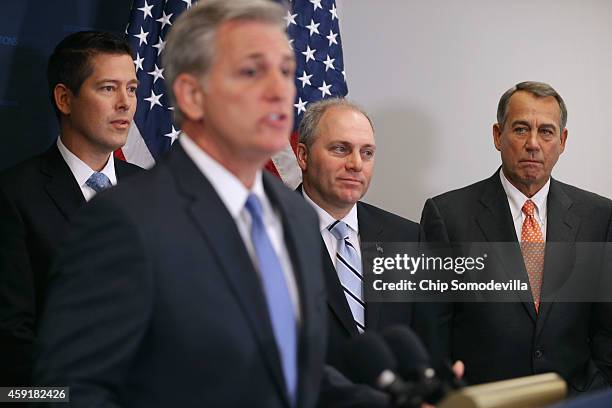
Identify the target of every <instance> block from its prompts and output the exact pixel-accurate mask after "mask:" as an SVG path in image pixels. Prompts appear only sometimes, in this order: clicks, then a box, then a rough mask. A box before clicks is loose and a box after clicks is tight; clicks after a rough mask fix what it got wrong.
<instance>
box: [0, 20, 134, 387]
mask: <svg viewBox="0 0 612 408" xmlns="http://www.w3.org/2000/svg"><path fill="white" fill-rule="evenodd" d="M47 71H48V80H49V91H50V96H51V100H52V103H53V106H54V108H55V110H56V113H57V116H58V119H59V123H60V136H59V138H58V139H57V143H55V144H54V145H53V146H52V147H51V148H50V149H49V150H47V151H46V152H45V153H43V154H41V155H40V156H36V157H33V158H30V159H28V160H26V161H24V162H22V163H21V164H18V165H16V166H15V167H13V168H11V169H8V170H6V171H4V172H3V173H2V174H1V175H0V360H2V361H3V364H2V366H3V369H2V370H0V385H27V384H29V381H30V372H31V364H32V361H31V360H32V357H33V351H32V350H33V347H34V341H35V337H36V334H35V333H36V324H37V321H38V318H39V316H40V313H41V308H42V305H43V302H44V298H45V288H46V285H47V280H48V278H49V276H48V272H49V268H50V266H51V262H52V260H53V259H54V258H55V255H56V252H57V250H58V247H59V243H60V242H61V241H62V239H63V238H64V236H65V235H66V232H67V229H68V223H69V221H70V218H71V217H72V216H73V214H74V213H75V212H76V211H77V209H78V208H79V207H81V206H82V205H83V204H84V203H85V202H86V201H88V200H89V199H91V197H93V195H94V194H96V192H97V191H99V190H100V189H102V188H105V187H106V186H110V185H113V184H116V182H117V179H123V178H124V177H126V176H128V175H130V174H132V173H135V172H136V171H137V170H139V168H138V167H137V166H134V165H131V164H129V163H125V162H122V161H118V160H117V161H115V160H114V159H113V156H112V153H113V151H114V150H116V149H118V148H120V147H121V146H123V145H124V144H125V141H126V138H127V134H128V128H129V126H130V122H131V120H132V117H133V116H134V112H135V109H136V97H135V95H136V94H135V91H136V86H137V80H136V73H135V69H134V64H133V62H132V59H131V51H130V47H129V44H127V42H125V41H124V40H122V39H119V38H116V37H115V36H113V35H111V34H108V33H102V32H79V33H75V34H72V35H70V36H68V37H66V38H65V39H64V40H62V42H60V43H59V44H58V46H57V47H56V48H55V51H54V52H53V54H52V55H51V57H50V59H49V64H48V69H47Z"/></svg>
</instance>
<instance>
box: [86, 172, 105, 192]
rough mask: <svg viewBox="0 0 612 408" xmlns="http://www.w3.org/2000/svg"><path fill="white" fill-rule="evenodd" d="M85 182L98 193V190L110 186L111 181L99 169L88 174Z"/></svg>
mask: <svg viewBox="0 0 612 408" xmlns="http://www.w3.org/2000/svg"><path fill="white" fill-rule="evenodd" d="M85 184H87V185H88V186H89V187H91V188H92V189H93V190H94V191H95V192H96V193H99V192H100V191H102V190H105V189H107V188H109V187H110V186H111V182H110V180H109V179H108V177H106V174H104V173H101V172H99V171H96V172H94V174H92V175H91V176H89V178H88V179H87V181H86V182H85Z"/></svg>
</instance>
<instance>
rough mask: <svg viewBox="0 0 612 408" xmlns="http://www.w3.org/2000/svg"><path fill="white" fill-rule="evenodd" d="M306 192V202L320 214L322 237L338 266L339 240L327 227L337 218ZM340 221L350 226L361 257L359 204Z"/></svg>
mask: <svg viewBox="0 0 612 408" xmlns="http://www.w3.org/2000/svg"><path fill="white" fill-rule="evenodd" d="M302 192H303V194H304V198H305V199H306V202H308V203H309V204H310V205H311V206H312V208H314V209H315V211H316V212H317V215H318V216H319V230H320V231H321V237H322V238H323V242H325V247H326V248H327V252H329V257H330V259H332V261H333V263H334V266H336V262H337V257H336V253H337V252H338V240H337V239H336V237H335V236H334V234H332V233H331V232H329V230H328V229H327V227H329V225H330V224H331V223H333V222H334V221H336V219H335V218H334V217H332V216H331V215H330V214H329V213H328V212H327V211H325V210H324V209H322V208H321V207H319V206H318V205H317V204H316V203H315V202H314V201H312V199H311V198H310V197H309V196H308V194H306V191H304V190H302ZM340 221H344V222H345V223H346V225H348V226H349V229H348V231H349V241H351V244H353V246H354V247H355V249H356V250H357V253H358V254H359V256H360V257H361V244H360V243H359V221H358V219H357V204H355V205H353V208H351V210H350V211H349V213H348V214H346V216H345V217H344V218H342V219H341V220H340Z"/></svg>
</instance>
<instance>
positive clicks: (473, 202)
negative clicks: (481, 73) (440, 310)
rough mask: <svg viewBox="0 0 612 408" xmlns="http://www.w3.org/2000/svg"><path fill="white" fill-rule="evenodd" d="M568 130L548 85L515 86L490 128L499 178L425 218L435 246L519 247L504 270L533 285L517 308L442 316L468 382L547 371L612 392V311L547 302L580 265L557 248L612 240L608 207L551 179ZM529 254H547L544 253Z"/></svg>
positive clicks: (487, 307) (449, 348) (453, 309)
mask: <svg viewBox="0 0 612 408" xmlns="http://www.w3.org/2000/svg"><path fill="white" fill-rule="evenodd" d="M566 121H567V110H566V107H565V103H564V102H563V99H562V98H561V96H560V95H559V94H558V93H557V92H556V91H555V90H554V89H553V88H552V87H550V86H549V85H547V84H543V83H538V82H522V83H519V84H517V85H516V86H514V87H512V88H511V89H509V90H508V91H507V92H506V93H504V95H503V96H502V97H501V100H500V102H499V106H498V111H497V123H496V124H495V125H493V141H494V144H495V147H496V148H497V150H498V151H500V153H501V159H502V165H501V170H498V171H497V172H496V173H495V174H494V175H493V176H492V177H490V178H488V179H486V180H483V181H480V182H478V183H476V184H473V185H470V186H467V187H464V188H462V189H459V190H455V191H451V192H448V193H445V194H442V195H440V196H438V197H435V198H433V199H429V200H427V202H426V204H425V208H424V209H423V215H422V220H421V224H422V226H423V228H424V230H425V235H426V238H427V240H429V241H437V242H463V243H467V242H491V243H499V242H506V243H508V242H515V243H517V244H516V245H513V246H512V251H506V253H505V254H504V256H503V257H502V258H501V261H500V262H501V263H502V264H505V265H506V266H505V273H506V274H507V276H508V277H509V278H511V279H520V280H521V281H523V282H528V284H529V285H528V286H529V289H530V290H529V291H528V292H527V293H526V294H525V296H523V297H521V298H519V297H518V296H517V298H516V299H517V302H515V303H512V302H511V303H455V304H454V305H452V306H449V307H448V308H447V309H446V312H445V313H444V316H443V317H441V319H440V321H441V322H443V323H445V324H446V326H445V328H446V329H447V330H448V335H447V336H446V337H445V338H446V340H447V344H446V352H448V353H450V354H451V355H452V357H453V358H458V359H461V360H463V361H464V362H465V365H466V371H465V375H466V379H467V380H468V381H469V382H471V383H480V382H487V381H494V380H501V379H506V378H511V377H518V376H526V375H531V374H537V373H543V372H547V371H556V372H558V373H560V374H561V375H562V376H563V377H564V378H565V379H566V380H567V381H568V385H569V389H570V393H575V392H581V391H587V390H593V389H597V388H604V387H608V386H609V385H610V384H611V383H612V319H610V316H612V308H611V306H610V303H597V302H594V303H590V302H582V303H567V302H554V301H547V300H546V299H547V298H546V296H547V294H548V293H551V290H552V289H553V288H554V286H555V281H556V280H557V278H558V277H559V276H560V275H562V273H561V272H562V271H563V270H564V269H565V268H566V267H568V266H571V265H573V263H574V259H572V258H571V256H572V255H571V251H565V252H566V253H563V254H561V255H559V251H556V254H554V255H553V254H552V250H553V249H554V248H555V245H559V244H554V243H571V245H573V243H578V242H610V241H612V201H610V200H609V199H607V198H603V197H600V196H598V195H595V194H593V193H590V192H587V191H584V190H580V189H578V188H576V187H573V186H570V185H567V184H564V183H561V182H559V181H557V180H555V179H553V178H551V171H552V169H553V167H554V165H555V163H556V162H557V159H558V158H559V156H560V155H561V153H563V150H564V149H565V143H566V140H567V134H568V131H567V129H566ZM518 242H520V243H521V246H519V245H518ZM530 245H531V246H532V247H533V245H536V247H537V245H540V248H542V249H543V248H544V246H545V253H544V251H541V252H540V253H539V254H538V253H537V251H536V252H532V251H530V250H529V248H530ZM571 245H566V248H567V249H569V248H570V246H571ZM521 252H522V253H521ZM490 258H491V257H490ZM511 258H515V259H518V262H514V263H513V262H512V261H511ZM588 272H589V271H587V270H578V271H577V273H578V274H586V273H588ZM540 299H543V300H542V302H540ZM551 299H553V298H551Z"/></svg>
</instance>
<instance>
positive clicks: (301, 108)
mask: <svg viewBox="0 0 612 408" xmlns="http://www.w3.org/2000/svg"><path fill="white" fill-rule="evenodd" d="M307 103H308V101H303V100H302V98H298V103H295V104H293V106H295V109H297V114H298V115H299V114H300V113H302V112H306V104H307Z"/></svg>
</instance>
